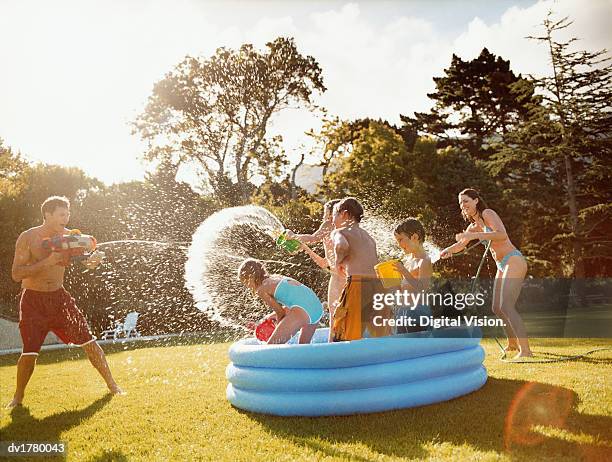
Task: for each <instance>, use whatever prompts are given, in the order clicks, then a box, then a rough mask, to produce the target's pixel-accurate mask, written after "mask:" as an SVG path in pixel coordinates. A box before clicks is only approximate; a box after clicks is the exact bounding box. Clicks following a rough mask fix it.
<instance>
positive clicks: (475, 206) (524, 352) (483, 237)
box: [440, 188, 533, 358]
mask: <svg viewBox="0 0 612 462" xmlns="http://www.w3.org/2000/svg"><path fill="white" fill-rule="evenodd" d="M459 207H460V208H461V214H462V215H463V218H465V220H466V221H468V222H469V223H470V225H469V226H468V227H467V229H466V230H465V231H464V232H463V233H459V234H457V235H456V236H455V238H456V240H457V242H456V243H455V244H453V245H451V246H450V247H447V248H446V249H444V250H443V251H442V252H441V253H440V257H441V258H448V257H450V256H452V254H454V253H457V252H460V251H462V250H463V249H465V247H466V246H467V245H468V244H469V242H470V241H472V240H475V239H478V240H480V241H490V244H489V247H490V249H491V255H493V258H494V259H495V263H496V265H497V274H496V275H495V284H494V288H493V313H495V314H496V315H497V316H499V317H500V318H502V319H503V320H504V322H505V327H504V330H505V332H506V335H507V337H508V345H507V346H506V348H505V350H504V355H505V354H507V353H508V352H509V351H518V354H517V355H516V357H517V358H519V357H524V356H533V354H532V352H531V349H530V348H529V339H528V338H527V331H526V330H525V324H524V323H523V320H522V319H521V316H520V315H519V314H518V312H517V311H516V308H515V305H516V301H517V299H518V297H519V294H520V293H521V288H522V285H523V280H524V279H525V275H526V274H527V261H526V260H525V257H523V254H521V252H520V251H519V250H518V249H517V248H516V247H515V246H514V244H512V242H510V239H509V238H508V234H507V233H506V228H505V227H504V224H503V222H502V221H501V218H499V215H497V213H495V211H494V210H492V209H490V208H488V207H487V205H486V204H485V202H484V200H483V199H482V198H481V197H480V194H479V193H478V191H476V190H475V189H469V188H468V189H464V190H463V191H461V192H460V193H459Z"/></svg>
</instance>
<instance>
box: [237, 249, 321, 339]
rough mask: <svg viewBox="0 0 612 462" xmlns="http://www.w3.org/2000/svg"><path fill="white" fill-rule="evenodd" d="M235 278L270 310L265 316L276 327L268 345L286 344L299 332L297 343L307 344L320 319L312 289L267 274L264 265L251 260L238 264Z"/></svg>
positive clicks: (276, 275)
mask: <svg viewBox="0 0 612 462" xmlns="http://www.w3.org/2000/svg"><path fill="white" fill-rule="evenodd" d="M238 277H239V279H240V282H242V283H243V284H244V285H245V286H247V287H249V288H250V289H252V290H253V292H254V293H255V294H257V296H258V297H259V298H261V300H263V302H264V303H265V304H266V305H268V306H269V307H270V308H272V309H273V310H274V313H272V314H271V315H269V316H268V317H276V319H277V321H278V324H277V326H276V329H274V332H273V333H272V335H271V336H270V338H269V339H268V343H286V342H288V341H289V339H291V337H293V336H294V335H295V334H296V332H297V331H299V330H300V329H301V333H300V339H299V343H310V340H311V339H312V335H313V334H314V332H315V330H316V328H317V325H318V323H319V320H320V319H321V317H322V316H323V306H322V305H321V301H320V300H319V298H318V297H317V295H316V294H315V293H314V292H313V291H312V289H310V288H309V287H306V286H305V285H304V284H301V283H299V282H298V281H296V280H294V279H291V278H289V277H287V276H281V275H278V274H273V275H270V274H268V272H267V271H266V268H265V266H264V265H263V264H262V263H261V262H259V261H257V260H253V259H248V260H245V261H243V262H242V264H241V265H240V268H238Z"/></svg>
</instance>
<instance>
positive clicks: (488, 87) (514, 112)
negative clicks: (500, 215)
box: [401, 48, 534, 158]
mask: <svg viewBox="0 0 612 462" xmlns="http://www.w3.org/2000/svg"><path fill="white" fill-rule="evenodd" d="M444 73H445V74H446V75H444V76H442V77H434V82H435V83H436V91H435V92H433V93H429V94H428V95H427V96H428V97H429V98H431V99H433V100H434V102H435V104H434V107H433V108H432V110H431V111H430V112H428V113H418V112H417V113H415V116H414V118H411V117H407V116H401V119H402V122H403V123H404V130H405V131H407V132H408V133H410V131H412V132H416V133H426V134H431V135H435V136H437V137H440V138H442V139H445V140H446V142H447V143H448V144H451V145H455V146H457V147H461V148H463V149H466V150H467V151H468V152H470V153H471V154H472V155H473V156H475V157H477V158H487V157H488V155H489V150H488V142H489V141H490V140H491V138H494V137H495V136H496V135H500V134H504V133H506V132H507V131H508V130H509V129H510V128H511V127H513V126H514V125H515V124H516V123H517V122H518V121H520V120H521V119H523V118H524V117H525V116H526V115H527V111H528V104H529V103H530V102H531V101H532V99H533V98H534V95H533V85H532V84H531V83H530V82H529V81H528V80H526V79H523V78H522V77H521V75H520V74H519V75H518V76H517V75H515V74H514V72H513V71H512V70H511V69H510V61H508V60H504V59H502V58H501V57H500V56H498V57H496V56H495V55H494V54H492V53H491V52H489V50H487V49H486V48H483V50H482V51H481V53H480V55H479V56H478V57H477V58H475V59H473V60H471V61H463V60H462V59H461V58H459V57H458V56H457V55H455V54H453V57H452V59H451V64H450V66H449V67H448V68H447V69H445V70H444Z"/></svg>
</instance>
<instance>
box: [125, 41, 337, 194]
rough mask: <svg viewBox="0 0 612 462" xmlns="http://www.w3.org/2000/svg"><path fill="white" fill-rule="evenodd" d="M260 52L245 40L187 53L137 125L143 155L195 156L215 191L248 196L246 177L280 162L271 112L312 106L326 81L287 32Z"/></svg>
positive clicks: (192, 158)
mask: <svg viewBox="0 0 612 462" xmlns="http://www.w3.org/2000/svg"><path fill="white" fill-rule="evenodd" d="M266 47H267V50H266V52H263V53H262V52H259V51H258V50H256V49H255V48H254V47H253V46H252V45H250V44H245V45H242V46H241V47H240V49H238V50H231V49H227V48H219V49H218V50H217V52H216V53H215V54H214V55H213V56H211V57H210V58H208V59H202V58H194V57H190V56H188V57H186V58H185V59H184V60H183V61H182V62H181V63H179V64H178V65H177V66H176V67H175V68H174V69H173V70H172V71H171V72H169V73H168V74H167V75H166V76H165V77H164V79H162V80H161V81H159V82H158V83H157V84H156V85H155V87H154V89H153V93H152V95H151V96H150V97H149V102H148V104H147V106H146V109H145V111H144V112H143V113H142V114H141V115H140V116H139V117H138V118H137V119H136V121H135V123H134V128H135V131H136V132H138V133H140V135H141V137H142V138H143V139H145V140H146V141H148V142H149V143H150V146H151V149H150V150H149V151H148V152H147V154H146V157H147V158H148V159H151V160H160V159H171V160H172V161H174V162H179V163H180V162H185V161H195V162H197V163H198V164H199V165H200V166H201V167H202V168H203V169H204V171H205V172H206V178H207V181H208V183H209V185H210V186H211V187H212V190H213V191H214V192H215V193H216V195H217V196H218V197H227V198H232V199H234V200H235V201H236V202H238V203H239V202H244V201H246V200H247V199H248V197H249V195H250V193H251V190H252V188H251V187H250V186H249V180H250V179H251V177H252V175H253V174H254V173H257V168H254V167H256V166H258V167H259V169H260V172H261V171H262V170H263V171H264V172H269V171H270V170H272V171H274V170H275V169H277V167H278V166H279V165H281V164H282V163H283V160H284V154H283V153H282V152H279V150H278V149H276V147H277V144H278V143H277V141H278V140H276V141H275V140H271V139H269V138H268V137H267V131H268V128H269V125H270V120H271V118H272V116H273V115H274V114H276V113H278V112H279V111H281V110H283V109H285V108H287V107H290V106H291V107H296V106H299V105H306V106H307V107H310V105H311V103H312V102H311V97H312V94H313V93H314V92H323V91H325V87H324V85H323V80H322V76H321V68H320V67H319V65H318V64H317V62H316V61H315V59H314V58H313V57H312V56H303V55H302V54H300V52H299V51H298V50H297V48H296V46H295V43H294V41H293V39H291V38H277V39H276V40H274V41H273V42H269V43H267V44H266Z"/></svg>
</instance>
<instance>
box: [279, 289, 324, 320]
mask: <svg viewBox="0 0 612 462" xmlns="http://www.w3.org/2000/svg"><path fill="white" fill-rule="evenodd" d="M274 298H275V300H276V301H277V302H278V303H280V304H281V305H284V306H286V307H287V308H289V309H292V308H295V307H299V308H302V309H303V310H304V311H305V312H306V314H307V315H308V318H309V319H310V324H316V323H318V322H319V320H320V319H321V318H322V317H323V305H321V301H320V300H319V297H317V294H315V293H314V292H313V291H312V289H311V288H310V287H306V286H305V285H304V284H300V285H299V286H296V285H295V284H291V283H290V280H289V278H283V279H282V280H281V281H280V282H279V283H278V285H277V286H276V290H275V291H274Z"/></svg>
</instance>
